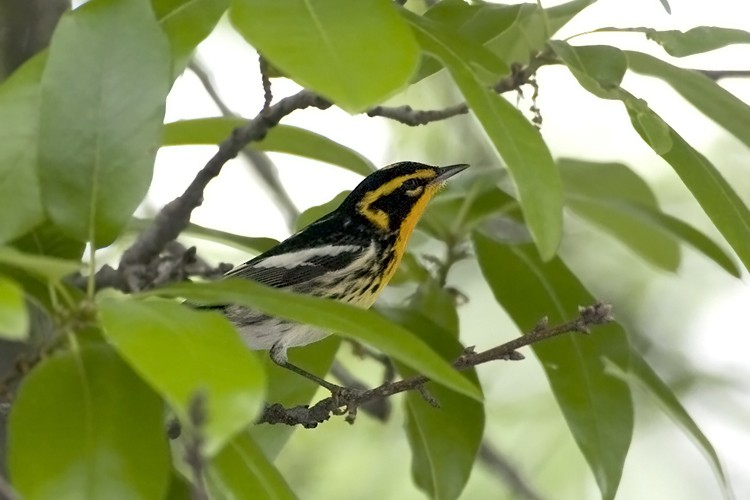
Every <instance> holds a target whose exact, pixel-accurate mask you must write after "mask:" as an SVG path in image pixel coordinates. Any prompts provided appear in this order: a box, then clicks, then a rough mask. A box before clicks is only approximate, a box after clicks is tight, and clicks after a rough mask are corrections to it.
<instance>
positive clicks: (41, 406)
mask: <svg viewBox="0 0 750 500" xmlns="http://www.w3.org/2000/svg"><path fill="white" fill-rule="evenodd" d="M8 468H9V473H10V477H11V480H12V482H13V487H14V488H16V489H17V490H18V492H19V493H20V494H21V495H23V497H24V498H28V499H59V498H81V497H86V498H107V499H113V500H115V499H118V500H119V499H138V498H162V497H163V496H164V494H165V493H166V491H167V483H168V480H169V469H170V458H169V445H168V444H167V437H166V434H165V432H164V423H163V407H162V402H161V400H160V399H159V398H158V397H157V396H156V394H155V393H153V392H152V391H151V390H150V389H149V388H148V386H147V385H146V384H144V383H143V382H142V381H141V380H140V379H139V378H138V377H137V376H136V375H135V374H134V373H133V372H132V371H131V370H130V369H129V368H128V367H127V365H125V363H123V362H122V361H121V360H120V358H118V356H117V355H116V354H115V352H114V351H113V350H112V349H111V348H109V347H105V346H100V347H97V348H83V349H81V350H80V351H78V352H65V353H62V354H58V355H56V356H54V357H52V358H49V359H46V360H44V361H42V362H41V363H40V364H39V365H37V366H36V367H35V368H34V370H33V371H32V372H31V373H30V374H29V375H28V376H27V377H26V378H25V379H24V381H23V383H22V384H21V389H20V391H19V394H18V397H17V399H16V400H15V402H14V403H13V408H12V409H11V413H10V421H9V432H8Z"/></svg>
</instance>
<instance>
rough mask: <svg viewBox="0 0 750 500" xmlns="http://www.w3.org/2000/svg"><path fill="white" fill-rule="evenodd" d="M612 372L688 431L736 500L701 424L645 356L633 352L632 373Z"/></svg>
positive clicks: (730, 495) (721, 484)
mask: <svg viewBox="0 0 750 500" xmlns="http://www.w3.org/2000/svg"><path fill="white" fill-rule="evenodd" d="M611 371H612V373H614V374H615V375H617V376H619V377H621V378H622V379H623V380H626V381H627V382H629V383H630V384H631V386H634V387H638V388H641V389H644V390H645V391H646V392H648V393H649V394H651V396H653V398H654V399H655V400H656V401H657V402H658V403H659V405H660V406H661V407H662V409H663V410H664V412H665V413H666V414H667V415H669V416H670V417H671V418H672V419H673V420H674V421H675V423H676V424H677V425H679V426H680V427H682V430H683V431H685V433H686V434H688V436H690V437H691V438H692V439H693V441H695V444H696V445H697V446H698V448H700V450H701V451H702V452H703V454H704V455H705V456H706V460H708V462H709V464H710V465H711V468H712V469H713V471H714V473H715V474H716V478H717V479H718V480H719V485H720V486H721V488H722V490H723V493H724V497H725V498H727V499H731V498H734V495H733V494H732V493H731V488H730V485H729V480H728V478H727V475H726V473H725V472H724V468H723V467H722V465H721V460H720V459H719V455H718V454H717V453H716V450H715V449H714V447H713V445H712V444H711V442H710V441H709V440H708V438H707V437H706V435H705V434H704V433H703V431H702V430H701V429H700V427H698V424H696V423H695V420H693V418H692V417H691V416H690V414H689V413H688V412H687V410H686V409H685V407H684V406H682V403H680V400H679V399H677V396H676V395H675V394H674V392H673V391H672V389H671V388H670V387H669V386H668V385H667V384H666V383H665V382H664V381H663V380H662V379H661V378H660V377H659V375H658V374H657V373H656V372H655V371H654V369H653V368H652V367H651V366H650V365H649V364H648V362H647V361H646V360H645V359H644V358H643V357H642V356H641V355H639V354H637V353H635V352H632V353H631V356H630V370H629V371H628V372H624V371H622V370H620V369H619V368H618V367H616V366H612V367H611Z"/></svg>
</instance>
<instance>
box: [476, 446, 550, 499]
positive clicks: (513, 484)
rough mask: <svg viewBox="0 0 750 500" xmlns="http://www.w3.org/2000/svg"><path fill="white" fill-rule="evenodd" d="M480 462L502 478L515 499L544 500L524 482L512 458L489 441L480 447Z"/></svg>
mask: <svg viewBox="0 0 750 500" xmlns="http://www.w3.org/2000/svg"><path fill="white" fill-rule="evenodd" d="M479 460H480V461H482V463H484V465H486V466H487V467H489V468H490V469H491V470H492V471H493V472H496V473H497V475H498V476H500V479H501V480H502V482H503V484H504V485H505V486H507V487H508V489H509V490H510V492H511V494H512V495H511V496H512V497H513V498H524V499H526V500H542V497H541V496H540V495H539V494H538V493H537V492H536V491H535V490H534V488H532V487H531V485H529V483H527V482H526V481H525V480H524V478H523V476H522V475H521V473H520V472H519V471H518V470H516V467H515V466H514V465H513V463H512V461H511V460H510V458H509V457H507V456H505V455H504V454H503V453H500V451H499V450H498V449H497V448H496V447H494V446H492V445H491V444H490V443H488V442H487V441H482V444H481V445H480V447H479Z"/></svg>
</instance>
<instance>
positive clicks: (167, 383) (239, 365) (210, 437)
mask: <svg viewBox="0 0 750 500" xmlns="http://www.w3.org/2000/svg"><path fill="white" fill-rule="evenodd" d="M100 310H101V319H102V326H103V328H104V333H105V336H106V337H107V339H108V340H109V341H110V342H112V344H113V345H114V346H115V348H116V349H117V350H118V352H120V354H121V355H122V356H123V358H124V359H125V360H126V361H127V362H128V363H129V364H130V365H131V366H132V367H133V369H134V370H135V371H136V372H137V373H138V374H139V375H140V376H141V377H142V378H143V379H144V380H145V381H146V382H147V383H148V384H150V385H151V386H152V387H153V388H154V389H155V390H156V391H157V392H159V393H160V394H161V395H162V396H163V397H164V398H165V399H166V400H167V401H168V402H169V405H170V406H171V407H172V409H173V410H174V411H175V413H176V414H177V416H178V417H179V419H180V421H182V422H188V421H189V420H188V414H189V407H190V404H191V402H192V400H193V398H194V397H196V395H198V394H203V395H204V396H205V397H206V408H207V411H206V413H207V416H208V420H207V423H206V426H205V428H204V437H205V440H206V444H205V446H206V452H207V453H208V454H209V456H211V455H214V454H215V453H216V452H218V451H219V450H220V449H221V447H222V446H223V445H224V444H225V443H226V442H227V441H228V440H230V439H231V438H232V436H234V435H235V434H237V433H238V432H239V431H240V430H241V429H243V428H244V427H246V426H247V425H248V424H250V423H251V422H253V420H254V419H255V417H256V416H257V415H258V411H259V409H260V407H261V405H262V404H263V396H264V388H265V374H264V373H263V370H262V369H261V367H260V365H259V363H258V359H257V357H256V356H255V355H254V354H253V353H251V352H250V350H249V349H248V348H247V346H245V344H244V343H243V342H242V340H241V339H240V337H239V335H238V334H237V332H236V331H235V330H234V328H232V326H231V324H230V323H229V322H228V321H227V320H225V319H224V318H223V317H222V316H221V315H219V314H216V313H212V312H203V311H200V312H199V311H195V310H191V309H190V308H189V307H187V306H184V305H180V304H176V303H174V302H173V301H166V300H157V299H153V300H148V301H136V300H121V301H114V300H105V301H103V302H102V303H101V304H100Z"/></svg>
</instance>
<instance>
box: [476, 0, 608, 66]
mask: <svg viewBox="0 0 750 500" xmlns="http://www.w3.org/2000/svg"><path fill="white" fill-rule="evenodd" d="M595 1H596V0H575V1H572V2H567V3H564V4H561V5H557V6H555V7H551V8H548V9H541V8H539V5H538V4H533V3H524V4H521V7H520V10H519V12H518V16H517V18H516V20H515V21H514V22H513V24H512V25H511V26H510V28H508V29H506V30H504V31H502V33H500V34H499V35H498V36H496V37H494V38H493V39H492V40H491V41H490V42H489V43H487V47H488V48H489V49H490V50H491V51H492V52H494V53H495V54H497V55H498V56H500V57H501V58H502V59H503V60H504V61H507V62H509V63H520V64H525V63H528V62H529V59H530V56H531V55H532V54H536V53H539V52H541V51H542V49H544V44H545V43H547V41H548V40H549V39H550V37H551V36H552V35H554V34H555V32H557V31H558V30H559V29H560V28H562V27H563V26H564V25H566V24H567V23H568V21H570V20H571V19H573V18H574V17H575V16H576V15H578V13H579V12H581V11H582V10H583V9H585V8H586V7H588V6H589V5H591V4H592V3H594V2H595Z"/></svg>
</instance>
